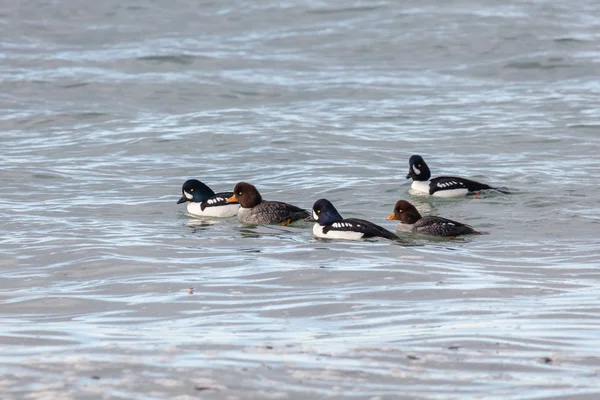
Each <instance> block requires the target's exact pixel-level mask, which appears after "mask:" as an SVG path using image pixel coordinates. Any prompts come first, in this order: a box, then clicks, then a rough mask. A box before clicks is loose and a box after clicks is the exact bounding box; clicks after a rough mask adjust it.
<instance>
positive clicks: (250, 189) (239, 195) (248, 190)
mask: <svg viewBox="0 0 600 400" xmlns="http://www.w3.org/2000/svg"><path fill="white" fill-rule="evenodd" d="M227 202H228V203H234V202H238V203H240V205H241V206H242V207H244V208H252V207H255V206H257V205H259V204H260V203H261V202H262V196H261V195H260V193H259V192H258V190H257V189H256V187H254V185H251V184H249V183H247V182H239V183H238V184H237V185H235V188H234V189H233V196H231V197H230V198H228V199H227Z"/></svg>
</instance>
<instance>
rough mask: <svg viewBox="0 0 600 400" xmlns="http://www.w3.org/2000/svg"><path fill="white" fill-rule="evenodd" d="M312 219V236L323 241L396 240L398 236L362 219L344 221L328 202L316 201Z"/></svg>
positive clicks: (324, 200) (323, 200)
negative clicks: (372, 238)
mask: <svg viewBox="0 0 600 400" xmlns="http://www.w3.org/2000/svg"><path fill="white" fill-rule="evenodd" d="M313 218H314V219H315V220H316V221H317V223H316V224H315V225H314V227H313V235H315V236H316V237H319V238H325V239H349V240H358V239H364V238H371V237H382V238H386V239H391V240H396V239H398V236H396V235H395V234H393V233H392V232H390V231H388V230H387V229H385V228H382V227H381V226H379V225H375V224H374V223H372V222H369V221H365V220H363V219H356V218H348V219H344V218H342V216H341V215H340V213H338V211H337V210H336V209H335V207H334V206H333V204H331V202H330V201H329V200H326V199H321V200H317V201H316V202H315V204H314V205H313Z"/></svg>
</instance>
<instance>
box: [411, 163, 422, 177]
mask: <svg viewBox="0 0 600 400" xmlns="http://www.w3.org/2000/svg"><path fill="white" fill-rule="evenodd" d="M412 169H413V171H414V173H415V174H417V175H421V171H420V170H419V168H417V166H416V165H415V164H413V166H412Z"/></svg>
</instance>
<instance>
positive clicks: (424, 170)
mask: <svg viewBox="0 0 600 400" xmlns="http://www.w3.org/2000/svg"><path fill="white" fill-rule="evenodd" d="M410 178H412V180H413V182H412V185H411V189H413V191H415V192H417V193H418V194H427V195H430V196H435V197H459V196H465V195H467V194H473V195H475V197H477V196H479V192H480V191H482V190H489V189H492V190H496V191H498V192H501V193H504V194H508V192H507V191H504V190H501V189H497V188H494V187H491V186H490V185H486V184H485V183H480V182H476V181H473V180H470V179H466V178H459V177H456V176H438V177H437V178H433V179H431V171H429V166H428V165H427V163H426V162H425V160H423V157H421V156H420V155H416V154H415V155H413V156H411V157H410V159H409V160H408V174H407V175H406V179H410Z"/></svg>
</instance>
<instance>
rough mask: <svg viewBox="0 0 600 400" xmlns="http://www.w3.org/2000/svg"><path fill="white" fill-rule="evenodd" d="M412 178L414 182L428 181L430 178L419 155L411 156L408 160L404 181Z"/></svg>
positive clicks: (426, 167) (425, 165)
mask: <svg viewBox="0 0 600 400" xmlns="http://www.w3.org/2000/svg"><path fill="white" fill-rule="evenodd" d="M410 178H412V179H413V180H415V181H428V180H429V178H431V171H429V167H428V166H427V163H426V162H425V160H423V157H421V156H419V155H414V156H411V157H410V159H409V160H408V174H407V175H406V179H410Z"/></svg>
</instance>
